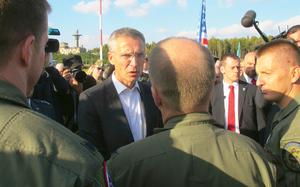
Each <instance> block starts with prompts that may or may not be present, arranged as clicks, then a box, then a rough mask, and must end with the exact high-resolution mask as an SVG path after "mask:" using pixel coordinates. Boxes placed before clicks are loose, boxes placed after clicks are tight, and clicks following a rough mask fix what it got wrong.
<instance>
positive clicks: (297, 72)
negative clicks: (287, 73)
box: [291, 66, 300, 83]
mask: <svg viewBox="0 0 300 187" xmlns="http://www.w3.org/2000/svg"><path fill="white" fill-rule="evenodd" d="M291 76H292V79H291V81H292V83H298V82H299V78H300V67H299V66H297V67H295V68H293V70H292V74H291Z"/></svg>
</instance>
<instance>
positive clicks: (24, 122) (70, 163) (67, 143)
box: [0, 80, 104, 187]
mask: <svg viewBox="0 0 300 187" xmlns="http://www.w3.org/2000/svg"><path fill="white" fill-rule="evenodd" d="M102 162H103V158H102V156H101V155H100V154H99V153H98V152H97V151H96V149H94V148H93V146H90V145H89V144H88V143H87V142H86V141H85V140H83V139H82V138H80V137H78V136H77V135H75V134H73V133H72V132H71V131H69V130H68V129H66V128H64V127H62V125H60V124H58V123H56V122H55V121H53V120H51V119H50V118H47V117H46V116H43V115H42V114H39V113H37V112H35V111H33V110H31V109H29V107H28V105H27V100H26V98H25V97H24V96H23V95H22V93H21V92H20V91H19V90H18V89H17V88H16V87H14V86H13V85H11V84H9V83H7V82H4V81H1V80H0V186H9V187H13V186H22V187H24V186H38V187H42V186H55V187H58V186H103V183H104V178H103V172H102Z"/></svg>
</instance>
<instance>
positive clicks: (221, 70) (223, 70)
mask: <svg viewBox="0 0 300 187" xmlns="http://www.w3.org/2000/svg"><path fill="white" fill-rule="evenodd" d="M220 72H221V73H222V74H224V73H225V68H224V66H221V67H220Z"/></svg>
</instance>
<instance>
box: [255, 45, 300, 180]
mask: <svg viewBox="0 0 300 187" xmlns="http://www.w3.org/2000/svg"><path fill="white" fill-rule="evenodd" d="M256 69H257V73H258V79H257V85H258V86H259V87H260V88H261V90H262V93H263V96H264V98H265V99H266V100H267V101H271V102H275V103H276V104H277V105H278V106H279V107H280V109H281V110H280V111H279V112H278V113H277V114H276V115H275V117H274V119H273V123H272V131H271V134H270V135H269V137H268V139H267V142H266V145H265V149H266V150H267V151H268V152H270V153H271V154H272V155H273V157H274V160H275V161H276V162H277V164H278V165H279V166H281V167H282V168H283V173H284V174H285V180H284V181H285V184H284V186H300V104H299V103H300V79H299V77H300V50H299V48H298V47H297V46H296V45H295V44H294V43H292V42H290V41H288V40H274V41H272V42H270V43H268V44H266V45H264V46H263V47H261V48H260V49H259V50H258V53H257V65H256Z"/></svg>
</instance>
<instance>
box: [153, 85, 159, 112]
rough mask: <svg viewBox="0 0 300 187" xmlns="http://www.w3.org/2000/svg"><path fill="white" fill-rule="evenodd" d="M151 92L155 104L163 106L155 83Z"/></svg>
mask: <svg viewBox="0 0 300 187" xmlns="http://www.w3.org/2000/svg"><path fill="white" fill-rule="evenodd" d="M151 93H152V97H153V100H154V103H155V105H156V106H157V107H158V108H160V106H161V98H160V96H159V94H158V92H157V89H156V88H155V87H153V85H152V86H151Z"/></svg>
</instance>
